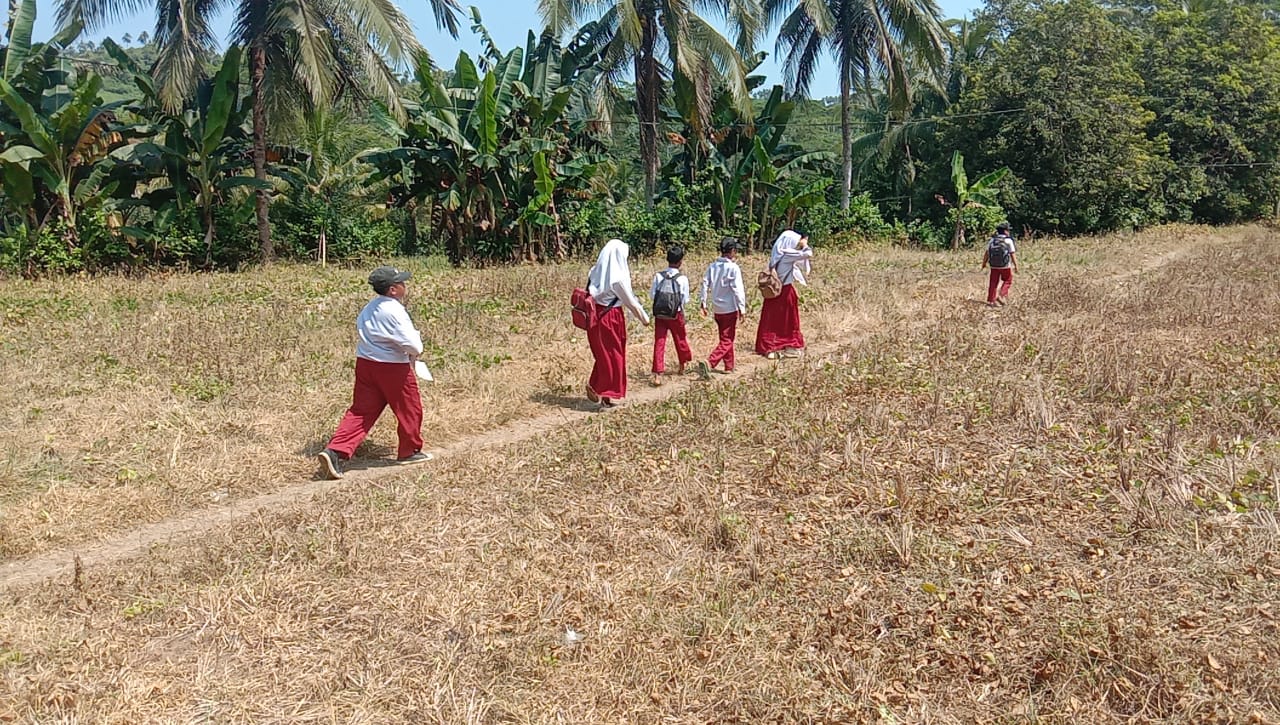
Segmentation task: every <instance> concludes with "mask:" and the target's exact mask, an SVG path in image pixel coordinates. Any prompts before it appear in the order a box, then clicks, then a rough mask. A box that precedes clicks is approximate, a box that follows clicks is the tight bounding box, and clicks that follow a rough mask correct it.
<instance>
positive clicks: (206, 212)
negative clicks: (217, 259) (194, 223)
mask: <svg viewBox="0 0 1280 725" xmlns="http://www.w3.org/2000/svg"><path fill="white" fill-rule="evenodd" d="M200 221H202V222H204V268H205V269H212V268H213V207H212V206H210V205H209V204H205V205H204V207H203V208H201V209H200Z"/></svg>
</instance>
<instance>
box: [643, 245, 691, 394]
mask: <svg viewBox="0 0 1280 725" xmlns="http://www.w3.org/2000/svg"><path fill="white" fill-rule="evenodd" d="M682 264H684V247H682V246H680V245H678V244H677V245H675V246H672V247H670V248H668V249H667V268H666V269H664V270H663V271H661V272H659V273H657V274H656V275H654V276H653V285H652V286H651V287H650V288H649V296H650V297H652V298H653V384H654V385H661V384H662V378H660V377H659V376H660V375H662V373H663V372H664V371H665V370H666V366H667V359H666V358H667V333H668V332H670V333H671V337H672V338H674V339H675V342H676V359H678V360H679V361H680V368H679V370H678V371H677V374H678V375H684V367H685V365H688V364H689V361H690V360H692V359H693V351H692V350H690V349H689V338H688V334H687V332H686V330H685V326H684V306H685V305H686V304H688V303H689V279H688V278H687V277H685V276H684V274H683V273H681V272H680V266H681V265H682Z"/></svg>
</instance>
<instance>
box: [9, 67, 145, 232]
mask: <svg viewBox="0 0 1280 725" xmlns="http://www.w3.org/2000/svg"><path fill="white" fill-rule="evenodd" d="M101 92H102V79H101V78H99V77H98V76H97V75H96V74H93V73H90V74H88V75H87V76H86V77H85V78H83V79H80V80H78V82H77V83H76V84H75V85H74V86H73V87H72V88H71V89H70V90H69V92H68V93H67V94H65V95H64V94H61V93H57V92H55V93H52V94H46V95H44V96H43V103H41V104H40V106H39V107H37V106H33V105H32V104H31V103H29V102H28V101H27V100H26V99H25V98H23V97H22V94H20V93H19V92H18V90H17V89H16V88H14V86H13V85H12V84H10V82H9V81H8V80H6V79H3V78H0V102H3V103H4V105H5V106H6V107H7V108H8V110H9V111H10V112H11V113H12V114H13V115H14V116H15V117H16V118H17V121H18V125H17V127H16V128H14V127H9V128H6V129H4V131H5V133H4V138H5V148H4V151H3V152H2V153H0V163H3V164H4V165H5V167H6V171H5V177H6V179H7V180H8V181H7V182H6V188H17V189H20V197H19V198H20V199H21V200H29V202H34V203H35V205H36V206H37V207H41V206H44V207H46V208H45V211H44V214H43V216H42V217H41V218H38V219H36V220H35V221H36V226H37V227H42V226H44V225H45V224H46V223H48V221H50V220H52V219H60V220H61V221H62V222H63V223H64V225H65V227H64V237H65V240H66V243H67V247H68V249H74V248H76V247H77V246H78V245H79V232H78V230H77V227H76V216H77V213H78V210H79V208H80V207H81V206H82V205H84V204H87V203H89V202H90V200H91V199H92V198H94V197H97V196H100V195H101V194H102V192H103V191H104V189H105V186H104V184H103V181H104V179H105V174H104V170H105V167H102V168H99V164H100V162H102V160H103V158H104V157H105V156H106V153H107V151H108V150H109V149H110V147H111V146H112V145H113V144H114V143H116V142H118V141H119V139H120V136H119V134H118V133H115V132H114V131H113V130H112V129H111V124H112V122H113V121H114V120H115V115H114V110H115V109H116V108H118V107H120V106H121V105H122V104H121V103H119V102H117V103H111V104H105V105H103V104H102V102H101V101H102V99H101V97H100V94H101ZM28 176H29V177H30V178H29V179H28V178H27V177H28ZM45 199H47V204H46V203H43V202H44V201H45ZM18 203H21V202H20V201H19V202H18ZM33 231H34V230H33Z"/></svg>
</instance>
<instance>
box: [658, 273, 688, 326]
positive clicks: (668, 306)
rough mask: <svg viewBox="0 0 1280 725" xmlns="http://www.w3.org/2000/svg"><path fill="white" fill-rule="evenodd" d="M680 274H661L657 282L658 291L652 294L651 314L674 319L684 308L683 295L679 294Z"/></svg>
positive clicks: (665, 318) (664, 318) (660, 317)
mask: <svg viewBox="0 0 1280 725" xmlns="http://www.w3.org/2000/svg"><path fill="white" fill-rule="evenodd" d="M680 277H681V274H680V273H679V272H676V273H675V274H674V275H670V274H665V273H664V274H663V275H662V281H661V282H659V283H658V293H657V294H656V295H654V296H653V316H654V317H657V318H659V319H663V320H674V319H675V318H676V317H677V316H678V315H679V314H680V312H681V310H683V309H684V295H682V294H680V283H679V281H678V280H679V279H680Z"/></svg>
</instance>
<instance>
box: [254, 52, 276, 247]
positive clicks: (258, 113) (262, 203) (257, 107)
mask: <svg viewBox="0 0 1280 725" xmlns="http://www.w3.org/2000/svg"><path fill="white" fill-rule="evenodd" d="M249 58H250V61H249V63H250V73H251V74H252V80H253V178H255V179H257V180H258V181H260V182H263V183H264V184H265V183H266V181H267V98H266V94H265V92H264V91H265V85H266V79H267V49H266V48H264V47H262V44H261V43H260V42H259V43H258V44H256V45H254V46H253V49H252V50H250V51H249ZM254 194H255V195H256V197H257V198H256V200H255V206H256V209H257V213H258V248H259V250H260V252H261V255H262V261H263V262H270V261H271V260H272V259H274V258H275V256H276V250H275V247H274V246H273V245H272V244H271V220H270V218H269V217H268V216H267V204H268V202H269V201H270V200H269V199H268V198H267V190H266V189H258V190H257V191H255V192H254Z"/></svg>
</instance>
